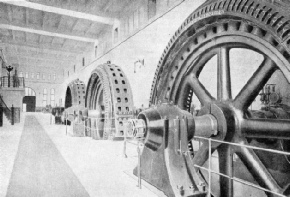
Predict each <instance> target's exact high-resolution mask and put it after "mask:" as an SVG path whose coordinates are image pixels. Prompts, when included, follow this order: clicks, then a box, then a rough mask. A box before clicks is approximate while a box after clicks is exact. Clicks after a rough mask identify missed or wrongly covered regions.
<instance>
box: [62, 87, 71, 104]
mask: <svg viewBox="0 0 290 197" xmlns="http://www.w3.org/2000/svg"><path fill="white" fill-rule="evenodd" d="M71 106H72V95H71V90H70V88H69V87H68V88H67V90H66V95H65V106H64V108H65V109H66V108H69V107H71Z"/></svg>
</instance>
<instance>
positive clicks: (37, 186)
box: [0, 113, 164, 197]
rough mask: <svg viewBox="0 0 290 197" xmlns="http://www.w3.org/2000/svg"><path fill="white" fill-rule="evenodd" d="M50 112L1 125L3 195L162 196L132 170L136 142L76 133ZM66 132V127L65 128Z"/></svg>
mask: <svg viewBox="0 0 290 197" xmlns="http://www.w3.org/2000/svg"><path fill="white" fill-rule="evenodd" d="M70 130H71V128H69V127H68V128H67V129H66V126H65V125H55V124H51V115H50V114H43V113H23V114H22V118H21V123H20V124H16V125H14V126H11V125H10V124H6V125H5V126H4V127H2V128H0V197H19V196H21V197H28V196H29V197H62V196H65V197H86V196H91V197H137V196H138V197H157V196H159V197H164V194H163V193H162V192H161V191H159V190H157V189H156V188H154V187H153V186H151V185H149V184H148V183H146V182H145V181H142V189H139V188H138V187H137V177H135V176H134V175H133V174H132V172H133V169H134V168H135V167H136V165H137V151H136V146H134V145H131V144H129V145H128V146H127V155H128V158H124V156H123V142H122V141H111V140H93V139H92V138H91V137H72V136H71V135H70V132H69V131H70ZM67 131H68V132H67Z"/></svg>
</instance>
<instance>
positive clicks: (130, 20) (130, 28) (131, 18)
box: [129, 15, 134, 33]
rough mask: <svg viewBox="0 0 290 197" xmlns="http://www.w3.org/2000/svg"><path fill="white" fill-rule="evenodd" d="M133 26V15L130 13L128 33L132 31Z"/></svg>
mask: <svg viewBox="0 0 290 197" xmlns="http://www.w3.org/2000/svg"><path fill="white" fill-rule="evenodd" d="M133 28H134V17H133V15H131V16H130V18H129V33H131V32H132V31H133Z"/></svg>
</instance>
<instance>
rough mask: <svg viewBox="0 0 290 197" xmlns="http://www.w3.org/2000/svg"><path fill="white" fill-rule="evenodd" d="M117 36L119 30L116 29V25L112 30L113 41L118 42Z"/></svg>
mask: <svg viewBox="0 0 290 197" xmlns="http://www.w3.org/2000/svg"><path fill="white" fill-rule="evenodd" d="M118 37H119V30H118V27H117V28H115V30H114V43H117V42H118Z"/></svg>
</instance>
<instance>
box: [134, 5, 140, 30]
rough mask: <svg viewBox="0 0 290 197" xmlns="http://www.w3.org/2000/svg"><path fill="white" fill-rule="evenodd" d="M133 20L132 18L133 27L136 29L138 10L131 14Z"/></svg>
mask: <svg viewBox="0 0 290 197" xmlns="http://www.w3.org/2000/svg"><path fill="white" fill-rule="evenodd" d="M133 20H134V29H137V28H138V26H139V15H138V10H135V12H134V14H133Z"/></svg>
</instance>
